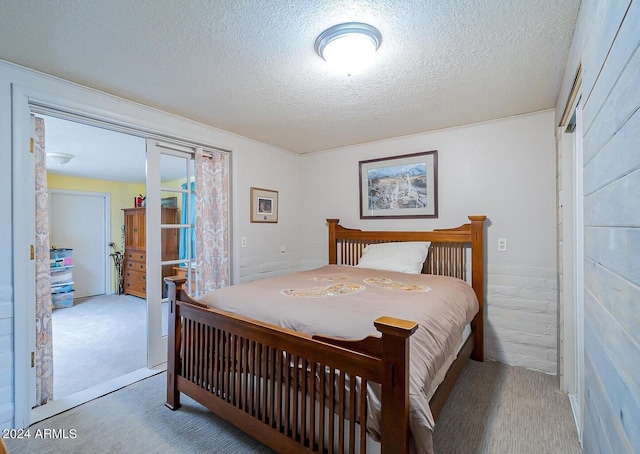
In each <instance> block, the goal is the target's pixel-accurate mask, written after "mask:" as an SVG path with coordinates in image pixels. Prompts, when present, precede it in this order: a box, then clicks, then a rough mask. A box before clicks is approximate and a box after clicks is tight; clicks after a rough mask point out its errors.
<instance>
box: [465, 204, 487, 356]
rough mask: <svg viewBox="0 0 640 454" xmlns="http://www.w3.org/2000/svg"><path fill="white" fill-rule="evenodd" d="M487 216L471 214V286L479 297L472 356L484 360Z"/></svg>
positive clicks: (473, 325) (473, 323)
mask: <svg viewBox="0 0 640 454" xmlns="http://www.w3.org/2000/svg"><path fill="white" fill-rule="evenodd" d="M486 218H487V217H486V216H469V220H470V221H471V263H472V264H471V267H472V269H473V274H472V276H471V286H472V287H473V290H474V291H475V293H476V298H478V305H479V306H480V307H479V309H478V314H476V316H475V317H474V319H473V321H472V322H471V325H472V327H473V329H474V330H475V333H476V335H475V344H474V346H473V353H471V358H472V359H474V360H476V361H484V261H483V254H484V220H485V219H486Z"/></svg>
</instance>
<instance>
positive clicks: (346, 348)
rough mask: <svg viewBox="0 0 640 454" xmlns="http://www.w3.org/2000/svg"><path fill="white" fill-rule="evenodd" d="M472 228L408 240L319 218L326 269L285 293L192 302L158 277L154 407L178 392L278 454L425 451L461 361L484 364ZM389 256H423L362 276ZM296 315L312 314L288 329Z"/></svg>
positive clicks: (275, 286)
mask: <svg viewBox="0 0 640 454" xmlns="http://www.w3.org/2000/svg"><path fill="white" fill-rule="evenodd" d="M484 220H485V216H469V221H470V222H469V223H466V224H464V225H461V226H459V227H455V228H450V229H437V230H434V231H425V232H408V231H362V230H357V229H348V228H345V227H343V226H341V225H340V224H339V220H338V219H327V224H328V227H329V264H328V265H327V266H325V267H321V268H319V269H317V270H308V271H303V272H299V273H293V274H292V275H291V279H296V280H293V281H289V280H288V279H289V277H281V276H279V277H276V278H269V279H265V280H263V281H254V282H251V283H246V284H241V285H238V286H232V287H227V288H225V289H220V290H216V291H214V292H212V293H211V294H208V295H203V296H202V297H200V298H198V300H195V299H192V298H191V297H190V296H189V295H188V294H187V293H186V292H185V291H184V289H183V285H184V283H185V279H184V278H178V277H172V278H166V282H167V285H168V295H169V303H170V305H169V333H168V343H169V351H168V359H167V401H166V406H167V407H169V408H170V409H172V410H176V409H178V408H179V407H180V394H181V393H183V394H185V395H187V396H189V397H191V398H192V399H194V400H196V401H197V402H199V403H201V404H202V405H204V406H205V407H207V408H208V409H209V410H211V411H212V412H214V413H216V414H217V415H219V416H221V417H222V418H224V419H226V420H227V421H229V422H231V423H232V424H234V425H235V426H237V427H239V428H240V429H242V430H244V431H245V432H247V433H249V434H250V435H252V436H253V437H254V438H256V439H258V440H260V441H262V442H263V443H264V444H266V445H268V446H270V447H271V448H272V449H274V450H276V451H278V452H354V453H355V452H361V453H364V452H375V451H380V452H382V453H398V452H410V451H412V452H427V453H428V452H431V451H432V444H431V431H432V429H433V424H434V423H435V421H436V420H437V418H438V416H439V414H440V412H441V411H442V409H443V407H444V404H445V402H446V399H447V397H448V395H449V394H450V392H451V391H452V389H453V386H454V384H455V381H456V379H457V377H458V376H459V374H460V373H461V371H462V369H463V367H464V365H465V363H466V361H467V360H468V359H469V357H471V358H472V359H474V360H477V361H482V360H483V359H484V353H483V312H484V310H483V294H484V290H483V285H484V270H483V263H484V260H483V248H484V246H483V224H484ZM399 244H405V245H409V244H426V245H427V249H426V252H425V254H426V259H425V260H424V263H420V268H421V269H420V270H419V271H418V274H414V271H412V272H411V274H407V273H401V272H399V271H398V270H394V271H385V270H379V269H370V268H369V267H368V265H369V264H370V263H373V262H371V261H369V258H370V257H372V256H373V255H372V253H369V254H368V252H369V251H373V248H379V247H380V246H382V247H396V245H399ZM365 258H366V259H367V261H366V263H365ZM423 258H424V257H423ZM363 265H364V266H363ZM371 266H374V265H371ZM305 282H306V283H307V284H304V283H305ZM376 286H381V287H382V289H381V290H378V289H374V287H376ZM449 287H452V288H453V289H454V290H453V293H452V295H453V297H452V298H449V299H450V301H445V297H444V296H443V295H444V294H445V292H446V293H447V294H449ZM398 290H399V291H398ZM256 292H257V293H256ZM374 292H379V294H378V293H374ZM385 292H386V293H385ZM318 294H320V295H318ZM385 295H386V296H385ZM469 295H471V296H469ZM385 298H386V300H385ZM470 299H473V302H472V303H470V302H469V301H467V300H470ZM280 300H282V301H283V302H284V303H285V304H288V306H286V305H285V306H280V305H279V304H280V303H279V301H280ZM316 300H317V301H318V303H316ZM458 300H460V301H458ZM462 300H464V301H462ZM322 301H330V303H325V302H322ZM380 301H382V303H381V302H380ZM384 301H386V304H387V306H384ZM427 301H428V304H427ZM337 302H339V304H338V303H337ZM312 303H313V304H324V305H323V306H320V309H318V308H316V309H313V308H314V307H316V306H312ZM381 304H382V305H381ZM303 306H304V307H305V309H304V310H305V313H307V314H312V315H311V316H309V317H308V318H307V320H303V319H296V317H295V313H296V311H298V308H300V307H303ZM424 306H434V307H437V308H440V309H438V310H444V311H448V312H446V313H447V314H448V313H449V312H456V314H458V313H459V314H460V317H461V319H460V320H458V319H456V320H455V323H454V322H451V323H452V325H451V326H454V325H455V328H452V327H449V325H448V324H446V323H444V322H442V323H441V321H442V320H449V318H450V317H449V315H445V316H440V315H438V316H434V315H433V314H429V313H426V312H425V314H423V313H422V312H423V307H424ZM363 307H366V310H364V309H361V308H363ZM414 307H415V308H416V310H417V312H412V311H413V308H414ZM471 307H473V309H471ZM347 308H348V309H347ZM374 308H377V309H375V310H374ZM429 310H431V309H429ZM358 311H360V312H358ZM424 311H426V309H424ZM351 312H354V313H353V314H352V315H347V313H349V314H351ZM347 317H351V318H347ZM372 317H373V318H372ZM451 318H452V320H453V316H452V317H451ZM462 318H464V319H465V320H464V322H463V321H462ZM416 319H417V321H416ZM319 320H325V322H324V325H323V324H322V323H320V322H318V321H319ZM310 321H312V322H313V323H310ZM316 322H318V323H316ZM447 323H448V322H447ZM465 323H468V326H466V332H467V334H468V336H467V337H463V336H464V333H465V326H462V325H464V324H465ZM370 325H373V326H370ZM440 325H442V326H440ZM445 325H446V326H445ZM345 326H346V328H345ZM458 331H459V332H458ZM363 334H364V336H363ZM425 336H426V337H425ZM426 338H428V339H431V340H429V342H426V341H425V339H426ZM427 344H434V345H436V347H434V349H436V350H437V353H432V350H431V348H432V347H431V346H430V347H429V348H424V345H427ZM440 344H443V345H440ZM423 350H425V351H426V353H425V352H424V351H423ZM436 350H434V351H436ZM441 350H442V351H441ZM431 362H434V363H437V364H436V365H434V364H431ZM417 373H420V374H422V373H424V377H423V375H416V374H417ZM412 374H413V375H412ZM427 376H428V378H427ZM418 391H419V392H418ZM424 407H426V408H424Z"/></svg>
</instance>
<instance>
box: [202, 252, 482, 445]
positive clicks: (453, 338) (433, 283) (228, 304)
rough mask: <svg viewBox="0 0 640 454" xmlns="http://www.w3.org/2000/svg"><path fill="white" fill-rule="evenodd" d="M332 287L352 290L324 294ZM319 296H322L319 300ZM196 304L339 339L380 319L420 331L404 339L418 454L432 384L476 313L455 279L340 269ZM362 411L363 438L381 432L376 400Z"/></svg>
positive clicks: (253, 285)
mask: <svg viewBox="0 0 640 454" xmlns="http://www.w3.org/2000/svg"><path fill="white" fill-rule="evenodd" d="M331 282H333V284H332V283H331ZM336 282H339V283H338V284H335V283H336ZM318 284H321V285H318ZM335 285H338V286H340V287H341V288H342V289H345V288H347V289H348V288H351V289H355V288H359V290H357V291H345V292H340V291H339V290H338V292H336V291H335V289H334V291H333V292H332V291H326V289H330V288H332V287H335ZM305 289H306V290H305ZM322 289H325V293H328V294H327V295H326V296H325V297H323V295H322V294H321V293H322ZM286 291H290V292H292V293H296V296H297V297H291V296H289V295H288V294H287V293H286ZM305 293H307V294H305ZM319 293H320V294H319ZM200 301H201V302H204V303H206V304H208V305H210V306H212V307H215V308H217V309H222V310H225V311H228V312H232V313H236V314H239V315H243V316H247V317H251V318H254V319H256V320H261V321H264V322H267V323H271V324H274V325H278V326H281V327H284V328H289V329H293V330H296V331H298V332H302V333H306V334H310V335H315V334H320V335H324V336H334V337H341V338H345V339H361V338H364V337H366V336H369V335H374V336H379V335H380V333H379V332H378V331H377V330H376V329H375V327H374V323H373V322H374V320H376V319H377V318H378V317H381V316H385V315H386V316H390V317H396V318H401V319H405V320H412V321H416V322H417V323H418V325H419V328H418V330H417V331H416V333H415V334H414V335H413V336H412V337H411V338H410V345H411V350H410V385H409V386H410V396H409V397H410V410H409V419H410V427H411V434H412V438H413V443H414V447H415V448H416V451H417V452H431V450H432V439H431V433H432V430H433V426H434V422H433V417H432V415H431V410H430V409H429V402H428V399H427V396H426V394H427V393H428V392H429V390H430V389H431V382H432V381H433V379H434V377H435V375H436V373H437V371H438V369H439V368H440V367H441V366H442V365H443V364H444V363H445V362H446V360H447V358H448V357H449V356H450V355H451V354H452V353H454V352H455V349H456V347H457V346H458V345H459V344H460V342H461V340H462V331H463V328H464V326H465V325H466V324H468V323H470V322H471V320H472V319H473V317H474V315H475V314H476V312H477V311H478V302H477V300H476V297H475V293H474V292H473V289H472V288H471V286H469V285H468V284H467V283H465V282H463V281H461V280H459V279H455V278H450V277H444V276H433V275H425V274H404V273H396V272H388V271H380V270H372V269H366V268H356V267H348V266H342V265H327V266H324V267H321V268H318V269H315V270H310V271H302V272H298V273H293V274H289V275H285V276H278V277H273V278H268V279H263V280H260V281H254V282H249V283H245V284H241V285H236V286H232V287H226V288H222V289H218V290H216V291H214V292H211V293H208V294H206V295H204V296H202V297H201V298H200ZM374 394H375V393H374ZM369 403H370V406H371V414H370V417H369V419H368V421H367V430H368V431H369V432H370V433H371V434H372V435H373V436H374V437H375V436H376V435H377V434H378V433H379V427H380V407H381V403H380V398H379V395H378V396H375V395H374V396H372V395H371V393H370V395H369Z"/></svg>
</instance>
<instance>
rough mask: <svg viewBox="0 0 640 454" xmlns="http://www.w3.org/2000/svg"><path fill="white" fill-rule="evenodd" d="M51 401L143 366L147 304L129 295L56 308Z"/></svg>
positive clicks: (93, 298) (88, 300) (82, 299)
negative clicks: (52, 398)
mask: <svg viewBox="0 0 640 454" xmlns="http://www.w3.org/2000/svg"><path fill="white" fill-rule="evenodd" d="M52 326H53V373H54V375H53V397H54V399H56V398H57V399H60V398H61V397H65V396H70V395H72V394H74V393H76V392H78V391H82V390H84V389H87V388H90V387H92V386H95V385H98V384H100V383H104V382H106V381H109V380H111V379H113V378H116V377H119V376H121V375H125V374H127V373H129V372H133V371H135V370H138V369H140V368H143V367H146V366H147V302H146V300H144V299H142V298H136V297H135V296H131V295H102V296H94V297H89V298H81V299H76V300H75V301H74V305H73V306H72V307H68V308H64V309H56V310H54V311H53V314H52Z"/></svg>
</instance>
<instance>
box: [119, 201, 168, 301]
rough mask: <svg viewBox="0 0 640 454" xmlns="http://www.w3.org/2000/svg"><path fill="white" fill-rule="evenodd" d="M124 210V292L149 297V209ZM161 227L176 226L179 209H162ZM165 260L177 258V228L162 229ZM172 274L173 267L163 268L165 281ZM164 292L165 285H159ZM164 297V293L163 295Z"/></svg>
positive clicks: (159, 283)
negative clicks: (147, 225)
mask: <svg viewBox="0 0 640 454" xmlns="http://www.w3.org/2000/svg"><path fill="white" fill-rule="evenodd" d="M122 211H124V293H125V294H129V295H135V296H139V297H140V298H146V297H147V251H146V247H147V237H146V219H147V217H146V208H144V207H143V208H125V209H123V210H122ZM160 222H161V223H162V224H177V223H178V209H177V208H162V214H161V220H160ZM161 235H162V236H161V241H162V260H175V259H177V258H178V231H177V229H162V234H161ZM171 275H173V266H172V265H167V266H163V267H162V279H164V278H165V276H171ZM158 285H160V286H161V287H162V288H163V289H164V282H163V281H162V280H161V281H160V282H158ZM163 294H164V292H163Z"/></svg>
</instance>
